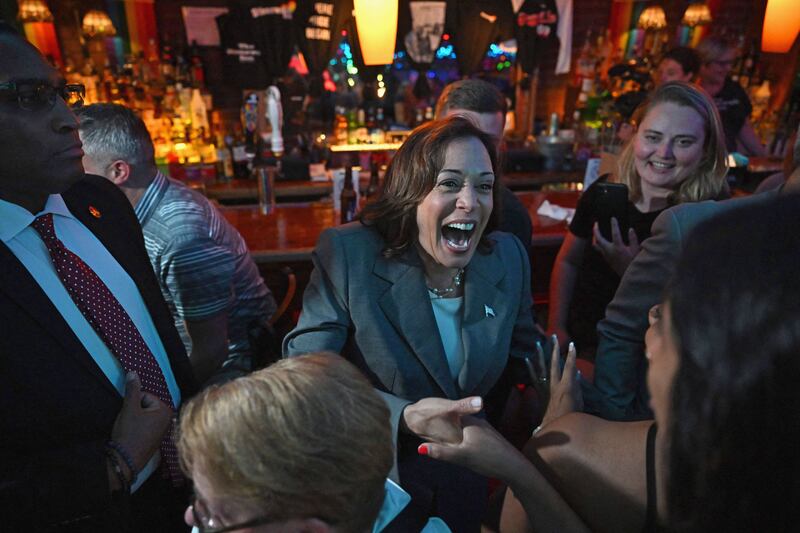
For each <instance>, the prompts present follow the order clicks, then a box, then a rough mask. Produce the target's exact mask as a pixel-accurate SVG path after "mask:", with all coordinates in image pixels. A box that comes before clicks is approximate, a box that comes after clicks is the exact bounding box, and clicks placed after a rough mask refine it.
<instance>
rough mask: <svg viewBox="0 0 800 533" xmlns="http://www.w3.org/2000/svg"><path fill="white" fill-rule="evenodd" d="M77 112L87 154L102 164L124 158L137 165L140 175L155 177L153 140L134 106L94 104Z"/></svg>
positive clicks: (139, 176)
mask: <svg viewBox="0 0 800 533" xmlns="http://www.w3.org/2000/svg"><path fill="white" fill-rule="evenodd" d="M75 115H76V116H77V117H78V120H79V121H80V126H79V129H80V132H81V140H82V141H83V150H84V151H85V152H86V155H88V156H89V157H91V158H93V159H95V160H96V161H97V162H98V163H99V164H101V165H110V164H111V163H113V162H114V161H117V160H122V161H125V162H126V163H128V164H129V165H130V166H131V167H132V168H133V172H134V174H135V175H136V177H137V178H141V179H145V178H147V179H149V178H151V177H152V174H153V173H152V169H153V167H154V166H155V160H154V150H153V141H152V139H151V138H150V133H149V132H148V131H147V127H146V126H145V125H144V122H143V121H142V119H141V118H139V117H138V116H136V113H134V112H133V110H132V109H129V108H127V107H125V106H123V105H119V104H92V105H88V106H84V107H79V108H78V109H76V110H75ZM143 173H144V174H143Z"/></svg>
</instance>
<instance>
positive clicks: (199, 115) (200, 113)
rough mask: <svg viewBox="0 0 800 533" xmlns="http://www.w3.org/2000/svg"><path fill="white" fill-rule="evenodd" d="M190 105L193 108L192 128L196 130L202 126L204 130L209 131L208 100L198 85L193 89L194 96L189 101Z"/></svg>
mask: <svg viewBox="0 0 800 533" xmlns="http://www.w3.org/2000/svg"><path fill="white" fill-rule="evenodd" d="M189 106H190V108H191V110H192V128H193V129H195V130H199V129H201V128H202V129H203V130H204V131H209V128H208V110H207V109H206V102H205V100H204V99H203V95H202V94H200V89H198V88H197V87H195V88H194V89H192V98H191V100H190V101H189Z"/></svg>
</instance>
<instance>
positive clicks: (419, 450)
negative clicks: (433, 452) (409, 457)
mask: <svg viewBox="0 0 800 533" xmlns="http://www.w3.org/2000/svg"><path fill="white" fill-rule="evenodd" d="M417 453H418V454H420V455H428V445H427V444H420V445H419V447H418V448H417Z"/></svg>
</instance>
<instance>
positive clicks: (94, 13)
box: [81, 9, 117, 37]
mask: <svg viewBox="0 0 800 533" xmlns="http://www.w3.org/2000/svg"><path fill="white" fill-rule="evenodd" d="M81 29H82V30H83V33H84V34H85V35H88V36H89V37H111V36H112V35H116V34H117V30H116V29H115V28H114V23H113V22H111V18H110V17H109V16H108V13H106V12H105V11H100V10H98V9H92V10H91V11H89V12H87V13H86V15H84V16H83V23H82V25H81Z"/></svg>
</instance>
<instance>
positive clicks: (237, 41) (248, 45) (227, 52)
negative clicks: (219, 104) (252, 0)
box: [217, 5, 270, 89]
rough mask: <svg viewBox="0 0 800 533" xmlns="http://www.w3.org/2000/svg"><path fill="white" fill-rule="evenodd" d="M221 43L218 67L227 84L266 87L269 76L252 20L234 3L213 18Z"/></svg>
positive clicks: (244, 8) (238, 86) (245, 9)
mask: <svg viewBox="0 0 800 533" xmlns="http://www.w3.org/2000/svg"><path fill="white" fill-rule="evenodd" d="M217 27H218V29H219V36H220V41H221V43H222V53H223V56H222V68H223V70H224V72H225V78H226V79H227V80H228V83H229V84H231V85H233V86H235V87H237V88H239V89H266V87H267V85H269V82H270V79H269V76H268V74H267V70H266V68H265V67H264V61H263V58H262V52H261V47H260V43H259V38H258V36H257V33H258V32H257V31H256V28H255V24H254V23H253V19H252V17H251V16H250V13H249V12H248V10H247V8H246V7H243V6H239V5H237V6H234V7H231V9H230V12H229V13H226V14H224V15H220V16H219V17H217Z"/></svg>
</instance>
